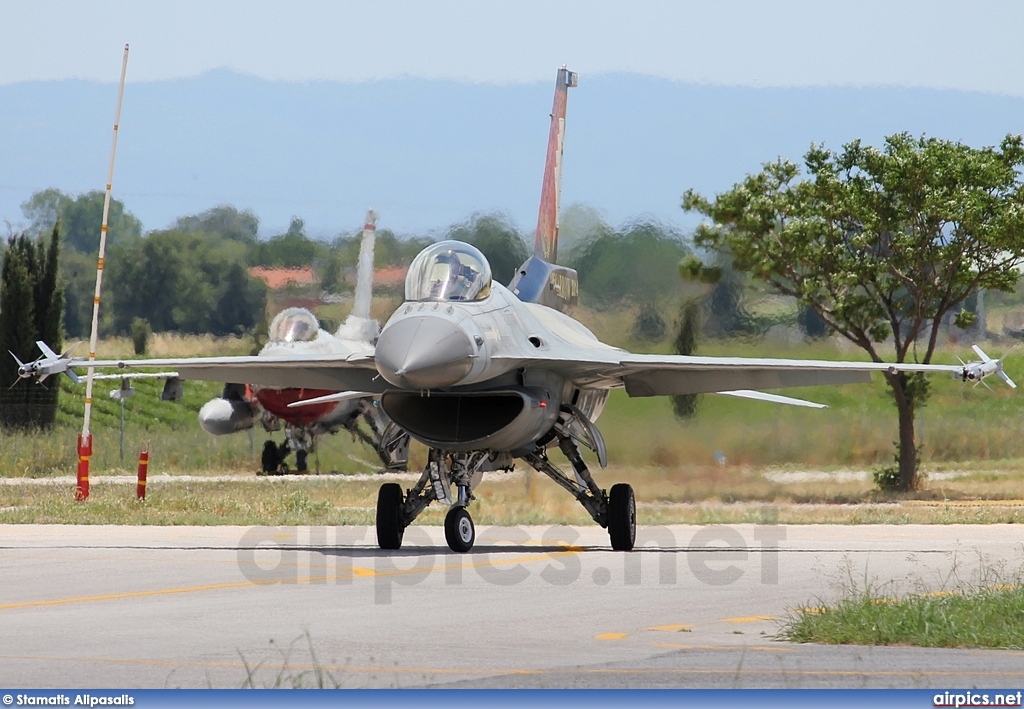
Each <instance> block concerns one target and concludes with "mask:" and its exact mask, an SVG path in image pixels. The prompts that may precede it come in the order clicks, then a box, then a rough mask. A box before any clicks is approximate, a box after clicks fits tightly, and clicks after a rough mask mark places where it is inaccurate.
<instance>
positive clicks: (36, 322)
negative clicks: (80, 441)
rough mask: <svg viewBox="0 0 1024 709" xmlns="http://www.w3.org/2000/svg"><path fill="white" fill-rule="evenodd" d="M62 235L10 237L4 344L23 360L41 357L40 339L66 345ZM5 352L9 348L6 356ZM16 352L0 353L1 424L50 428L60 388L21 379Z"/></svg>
mask: <svg viewBox="0 0 1024 709" xmlns="http://www.w3.org/2000/svg"><path fill="white" fill-rule="evenodd" d="M59 243H60V237H59V232H58V228H57V227H56V226H54V228H53V232H52V233H51V235H50V238H49V239H44V238H42V237H39V238H37V239H34V240H33V239H31V238H30V237H29V236H28V234H20V235H17V236H11V237H10V239H9V240H8V243H7V248H6V250H5V253H4V259H3V267H2V269H0V343H2V344H3V348H4V349H7V350H10V351H11V352H12V353H14V354H15V355H16V356H17V357H18V358H19V359H21V360H22V361H24V362H28V361H31V360H32V359H35V357H36V356H38V354H39V351H38V348H37V347H36V345H35V341H36V340H43V341H44V342H46V343H47V344H48V345H50V346H51V347H53V348H54V349H56V350H59V349H60V348H61V346H62V339H61V315H62V312H63V308H64V301H63V294H62V292H61V289H60V287H59V285H58V279H57V270H58V255H59V249H60V246H59ZM6 354H7V353H5V355H6ZM17 367H18V365H17V362H15V361H14V358H13V357H10V356H9V355H8V356H5V357H0V426H3V427H4V428H11V429H30V428H49V427H52V426H53V424H54V422H55V421H56V416H57V399H58V396H59V387H57V386H55V385H54V386H49V387H43V386H38V385H37V384H35V383H34V382H30V381H28V380H24V379H19V378H18V370H17Z"/></svg>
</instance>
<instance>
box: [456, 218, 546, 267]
mask: <svg viewBox="0 0 1024 709" xmlns="http://www.w3.org/2000/svg"><path fill="white" fill-rule="evenodd" d="M445 238H446V239H455V240H457V241H464V242H466V243H467V244H472V245H473V246H475V247H477V248H478V249H480V251H481V252H483V255H484V256H486V257H487V262H488V263H489V264H490V265H491V274H492V275H493V277H494V280H496V281H498V282H499V283H502V284H503V285H508V283H509V282H510V281H511V280H512V277H513V276H514V275H515V273H516V269H517V268H519V267H520V266H522V265H523V262H525V261H526V259H527V258H528V257H529V255H530V250H529V249H528V248H527V246H526V240H525V239H524V238H523V235H522V234H521V233H520V232H519V230H518V229H517V228H516V227H515V225H514V224H513V223H512V221H511V220H510V219H509V218H508V217H507V216H505V215H503V214H474V215H473V216H472V217H470V218H469V219H468V220H467V221H464V222H461V223H459V224H455V225H453V226H452V227H451V228H450V229H449V230H448V233H447V234H446V235H445Z"/></svg>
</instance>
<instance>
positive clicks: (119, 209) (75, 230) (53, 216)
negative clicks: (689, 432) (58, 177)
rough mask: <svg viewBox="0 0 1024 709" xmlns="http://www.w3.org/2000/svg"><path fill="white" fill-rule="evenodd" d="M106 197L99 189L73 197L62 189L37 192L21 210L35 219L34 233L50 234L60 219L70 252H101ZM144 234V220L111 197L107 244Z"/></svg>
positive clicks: (32, 230) (62, 232)
mask: <svg viewBox="0 0 1024 709" xmlns="http://www.w3.org/2000/svg"><path fill="white" fill-rule="evenodd" d="M105 196H106V195H105V194H104V192H103V191H101V190H95V191H93V192H87V193H85V194H82V195H79V196H78V197H74V198H72V197H69V196H68V195H66V194H64V193H62V192H61V191H60V190H55V189H48V190H43V191H41V192H36V193H35V194H33V195H32V196H31V197H30V198H29V199H28V200H27V201H26V202H24V203H23V204H22V205H21V210H22V213H23V214H24V215H25V216H26V217H27V218H28V219H29V220H30V221H31V222H32V226H31V227H30V231H31V232H32V233H34V234H44V233H46V231H48V230H49V229H51V228H53V225H54V223H56V221H57V220H58V219H59V220H60V223H61V242H62V243H63V244H64V246H65V247H66V249H67V250H68V251H80V252H82V253H87V254H97V253H98V252H99V245H100V227H101V226H102V224H103V200H104V199H105ZM141 235H142V222H140V221H139V220H138V219H137V218H136V217H135V216H134V215H133V214H132V213H131V212H129V211H127V210H126V209H125V207H124V203H123V202H121V201H120V200H116V199H111V200H110V211H109V213H108V214H107V246H108V247H109V246H112V245H114V244H117V243H119V242H121V241H124V240H126V239H130V238H132V237H138V236H141Z"/></svg>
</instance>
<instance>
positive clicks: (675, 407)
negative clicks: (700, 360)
mask: <svg viewBox="0 0 1024 709" xmlns="http://www.w3.org/2000/svg"><path fill="white" fill-rule="evenodd" d="M701 310H702V308H701V303H700V299H698V298H687V299H686V300H684V301H683V305H682V307H681V308H680V309H679V322H678V324H677V326H676V336H675V339H674V340H673V341H672V348H673V349H674V350H675V353H676V354H681V355H692V354H693V353H694V352H696V351H697V337H698V334H699V333H700V328H701ZM699 397H700V394H676V395H674V396H671V397H669V398H670V399H671V400H672V412H673V413H674V414H675V416H676V418H677V419H679V420H680V421H685V420H687V419H691V418H693V416H694V415H695V414H696V413H697V403H698V401H699Z"/></svg>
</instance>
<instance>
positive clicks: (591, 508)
mask: <svg viewBox="0 0 1024 709" xmlns="http://www.w3.org/2000/svg"><path fill="white" fill-rule="evenodd" d="M558 447H559V448H560V449H561V450H562V453H564V454H565V457H566V458H568V459H569V462H570V463H571V464H572V468H573V472H574V473H575V479H571V478H569V476H568V475H566V474H565V473H563V472H562V471H561V470H559V469H558V468H557V467H556V466H555V465H554V464H553V463H552V462H551V461H550V460H548V457H547V452H546V451H544V450H543V449H541V450H540V451H538V452H536V453H530V454H528V455H525V456H523V460H525V461H526V462H527V463H529V464H530V465H531V466H533V468H534V469H535V470H536V471H537V472H540V473H544V474H545V475H547V476H548V477H549V478H551V479H552V480H554V481H555V482H556V483H558V484H559V485H560V486H561V487H563V488H564V489H566V490H568V491H569V493H570V494H572V496H573V497H575V498H576V499H577V500H578V501H579V503H580V504H581V505H583V508H584V509H585V510H586V511H587V512H589V513H590V516H591V517H593V519H594V521H595V522H597V523H598V524H599V525H601V526H602V527H604V528H605V529H607V530H608V536H609V538H610V539H611V543H612V549H614V550H615V551H632V549H633V545H634V543H635V542H636V498H635V497H634V495H633V488H632V487H631V486H630V485H627V484H626V483H619V484H617V485H613V486H612V489H611V493H606V492H605V491H604V490H602V489H601V488H599V487H598V486H597V483H595V482H594V478H593V476H592V475H591V474H590V470H589V469H588V468H587V464H586V463H584V462H583V457H582V456H581V455H580V449H579V447H578V446H577V445H576V441H574V440H573V439H572V438H571V437H569V436H566V435H559V436H558Z"/></svg>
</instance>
